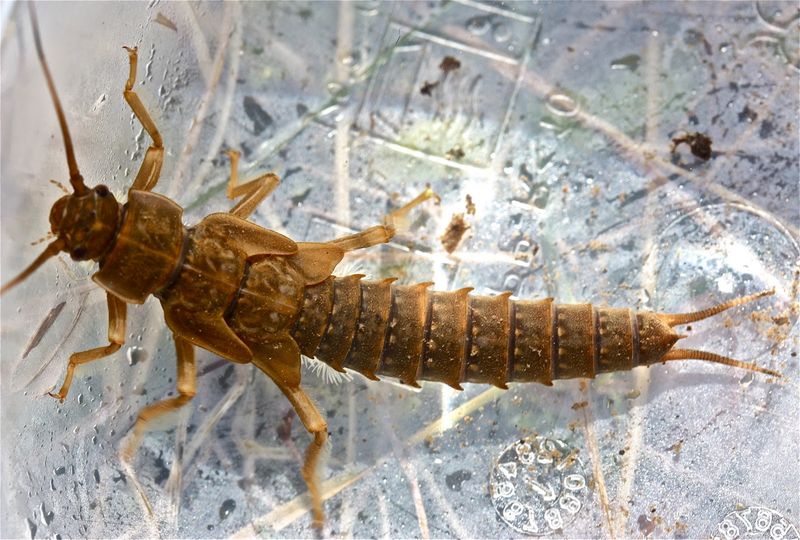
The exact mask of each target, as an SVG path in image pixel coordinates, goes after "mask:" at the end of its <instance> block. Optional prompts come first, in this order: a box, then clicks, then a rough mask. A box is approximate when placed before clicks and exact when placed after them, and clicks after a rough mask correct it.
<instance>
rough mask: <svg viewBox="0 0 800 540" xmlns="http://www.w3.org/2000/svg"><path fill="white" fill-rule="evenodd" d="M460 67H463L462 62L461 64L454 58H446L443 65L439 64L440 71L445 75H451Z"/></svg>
mask: <svg viewBox="0 0 800 540" xmlns="http://www.w3.org/2000/svg"><path fill="white" fill-rule="evenodd" d="M460 67H461V62H459V61H458V60H456V59H455V58H453V57H452V56H445V57H444V58H443V59H442V63H441V64H439V69H441V70H442V71H443V72H444V73H450V72H451V71H455V70H457V69H458V68H460Z"/></svg>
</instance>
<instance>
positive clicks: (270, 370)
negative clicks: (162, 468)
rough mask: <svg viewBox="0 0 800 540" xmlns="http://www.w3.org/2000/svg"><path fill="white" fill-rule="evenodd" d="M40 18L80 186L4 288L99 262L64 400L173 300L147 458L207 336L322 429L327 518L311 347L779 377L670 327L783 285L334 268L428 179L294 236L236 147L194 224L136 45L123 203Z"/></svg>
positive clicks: (405, 375) (407, 356) (312, 482)
mask: <svg viewBox="0 0 800 540" xmlns="http://www.w3.org/2000/svg"><path fill="white" fill-rule="evenodd" d="M29 6H31V4H29ZM31 18H32V22H33V28H34V40H35V44H36V51H37V53H38V55H39V59H40V62H41V65H42V69H43V71H44V74H45V79H46V81H47V86H48V88H49V91H50V94H51V97H52V100H53V104H54V106H55V110H56V113H57V115H58V120H59V124H60V128H61V131H62V136H63V139H64V146H65V150H66V157H67V165H68V169H69V181H70V184H71V186H72V189H73V192H72V193H71V194H68V195H66V196H64V197H62V198H61V199H59V200H58V201H57V202H56V203H55V204H54V205H53V208H52V210H51V212H50V224H51V228H52V233H53V235H55V237H56V239H55V240H54V241H53V242H52V243H50V244H49V245H48V246H47V248H46V249H45V251H44V252H43V253H42V254H41V255H40V256H39V257H38V258H37V259H36V260H35V261H34V262H33V263H32V264H31V265H30V266H29V267H28V268H27V269H25V270H24V271H23V272H22V273H21V274H20V275H19V276H17V277H16V278H15V279H13V280H11V281H10V282H9V283H7V284H6V285H5V286H4V287H3V288H2V289H0V293H2V292H6V291H7V290H8V289H10V288H11V287H13V286H15V285H17V284H18V283H20V282H21V281H23V280H24V279H26V278H27V277H28V276H29V275H30V274H31V273H32V272H34V271H35V270H36V269H37V268H38V267H39V266H40V265H41V264H42V263H44V262H45V261H46V260H47V259H48V258H50V257H53V256H54V255H56V254H58V253H59V252H61V251H64V252H67V253H69V255H70V256H71V257H72V259H74V260H77V261H84V260H92V261H96V262H97V263H98V264H99V270H98V271H97V272H96V273H95V274H94V276H93V279H94V281H95V282H96V283H97V284H98V285H99V286H100V287H102V288H103V289H105V290H106V294H107V303H108V314H109V323H108V341H109V343H108V345H105V346H102V347H98V348H95V349H90V350H87V351H81V352H77V353H75V354H73V355H72V356H71V357H70V359H69V363H68V365H67V372H66V376H65V378H64V383H63V385H62V386H61V389H60V390H59V391H58V392H55V393H51V394H50V395H52V396H53V397H55V398H58V399H59V400H62V401H63V400H64V398H65V397H66V396H67V394H68V392H69V388H70V384H71V382H72V378H73V375H74V371H75V368H76V367H77V366H78V365H80V364H85V363H87V362H92V361H94V360H99V359H101V358H105V357H108V356H109V355H111V354H113V353H115V352H116V351H117V350H119V348H120V347H121V346H122V344H123V343H124V342H125V319H126V307H127V304H141V303H142V302H144V301H145V299H146V298H147V297H148V296H149V295H154V296H155V297H157V298H158V299H159V300H160V301H161V305H162V307H163V309H164V315H165V319H166V322H167V325H168V327H169V328H170V330H171V331H172V333H173V336H174V339H175V348H176V353H177V373H178V377H177V379H178V380H177V390H178V396H177V397H174V398H170V399H165V400H162V401H159V402H157V403H154V404H151V405H149V406H147V407H146V408H144V409H143V410H142V411H141V412H140V413H139V416H138V419H137V421H136V424H135V425H134V427H133V431H132V434H131V437H130V439H129V440H128V442H127V444H125V445H124V447H123V449H122V458H123V459H124V460H126V461H130V460H131V459H132V458H133V457H134V455H135V453H136V450H137V448H138V446H139V443H140V440H141V437H142V435H143V434H144V432H145V430H146V428H147V426H148V424H149V423H150V422H151V421H152V420H153V419H154V418H156V417H158V416H160V415H163V414H165V413H167V412H169V411H173V410H176V409H178V408H180V407H181V406H182V405H184V404H186V403H187V402H188V401H189V400H191V399H192V397H193V396H194V395H195V387H196V369H195V357H194V348H195V347H202V348H204V349H207V350H209V351H212V352H214V353H216V354H218V355H220V356H222V357H224V358H226V359H228V360H230V361H231V362H236V363H243V364H246V363H252V364H254V365H255V366H256V367H257V368H259V369H260V370H261V371H263V372H264V373H266V374H267V376H269V377H270V379H272V380H273V381H274V382H275V384H276V385H277V386H278V388H280V389H281V391H282V392H283V393H284V394H285V395H286V397H287V398H288V399H289V401H290V402H291V404H292V406H293V407H294V409H295V410H296V411H297V414H298V415H299V416H300V419H301V421H302V423H303V425H304V426H305V428H306V429H307V430H308V431H309V432H310V433H312V434H313V436H314V440H313V441H312V442H311V444H310V445H309V448H308V451H307V453H306V457H305V464H304V466H303V469H302V473H303V477H304V478H305V480H306V483H307V485H308V489H309V492H310V495H311V500H312V505H313V513H314V520H315V524H316V525H317V526H320V525H321V524H322V521H323V511H322V501H321V496H320V491H319V483H318V480H317V468H318V461H319V458H320V453H321V451H322V448H323V445H324V444H325V441H326V439H327V425H326V422H325V419H324V418H323V416H322V415H321V414H320V412H319V410H318V409H317V407H316V406H315V405H314V403H313V402H312V401H311V399H310V398H309V397H308V395H307V394H306V393H305V392H304V391H303V389H302V388H301V385H300V382H301V381H300V366H301V361H300V359H301V354H304V355H306V356H308V357H311V358H317V359H319V360H321V361H323V362H325V363H327V364H328V365H330V366H331V367H332V368H333V369H336V370H339V371H343V370H345V369H351V370H355V371H358V372H359V373H361V374H363V375H364V376H366V377H367V378H369V379H373V380H378V376H380V375H384V376H389V377H396V378H398V379H400V381H402V382H403V383H405V384H408V385H413V386H416V385H417V384H418V381H439V382H443V383H446V384H448V385H450V386H452V387H453V388H457V389H460V388H461V386H460V384H461V383H462V382H472V383H488V384H493V385H495V386H498V387H500V388H506V384H507V383H509V382H538V383H541V384H545V385H551V384H552V381H554V380H556V379H567V378H574V377H586V378H591V377H594V376H595V375H596V374H598V373H605V372H609V371H618V370H629V369H632V368H633V367H635V366H641V365H647V366H649V365H652V364H655V363H659V362H666V361H674V360H683V359H700V360H707V361H711V362H717V363H722V364H727V365H730V366H736V367H740V368H744V369H748V370H751V371H758V372H761V373H766V374H768V375H773V376H779V375H778V374H777V373H776V372H774V371H771V370H769V369H765V368H761V367H758V366H756V365H753V364H747V363H743V362H739V361H737V360H733V359H730V358H726V357H723V356H719V355H715V354H712V353H709V352H704V351H696V350H689V349H674V348H673V345H675V343H676V342H677V341H678V340H679V339H680V338H681V337H682V336H680V335H678V334H676V333H675V332H674V331H673V327H675V326H676V325H680V324H685V323H690V322H693V321H697V320H700V319H703V318H706V317H709V316H711V315H714V314H716V313H719V312H721V311H723V310H726V309H729V308H731V307H733V306H737V305H740V304H742V303H745V302H749V301H751V300H755V299H756V298H760V297H762V296H765V295H768V294H771V291H767V292H762V293H758V294H754V295H750V296H745V297H742V298H738V299H734V300H731V301H728V302H725V303H723V304H720V305H718V306H716V307H713V308H710V309H707V310H704V311H699V312H696V313H689V314H679V315H673V314H662V313H649V312H638V313H637V312H635V311H633V310H631V309H620V308H609V307H595V306H593V305H591V304H578V305H560V304H556V303H555V302H553V300H552V299H550V298H548V299H544V300H538V301H531V300H515V299H512V298H510V293H504V294H500V295H497V296H492V297H487V296H471V295H469V291H470V290H471V289H461V290H458V291H453V292H439V291H429V286H430V285H431V284H430V283H420V284H416V285H396V284H394V283H393V281H394V280H393V279H383V280H377V281H362V277H363V276H360V275H351V276H346V277H334V276H333V275H332V272H333V270H334V268H335V267H336V265H337V264H338V263H339V261H340V260H341V259H342V257H343V256H344V254H345V253H346V252H348V251H352V250H356V249H361V248H366V247H369V246H374V245H377V244H382V243H385V242H387V241H389V239H391V238H392V236H393V235H394V233H395V226H394V222H395V220H396V219H397V218H399V217H400V216H402V215H404V214H406V213H407V212H409V211H410V210H411V209H412V208H413V207H414V206H416V205H418V204H420V203H422V202H423V201H425V200H427V199H430V198H435V197H436V196H435V194H434V193H433V192H432V191H431V190H430V189H427V190H426V191H424V192H423V193H422V194H421V195H420V196H418V197H417V198H416V199H414V200H413V201H411V202H410V203H408V204H406V205H405V206H403V207H402V208H400V209H398V210H396V211H395V212H393V213H391V214H389V215H388V216H387V217H386V218H385V222H384V224H383V225H378V226H375V227H371V228H369V229H367V230H365V231H362V232H359V233H357V234H353V235H350V236H346V237H343V238H338V239H335V240H332V241H329V242H321V243H314V242H295V241H293V240H291V239H289V238H287V237H285V236H283V235H281V234H278V233H277V232H274V231H270V230H267V229H264V228H262V227H259V226H258V225H255V224H253V223H251V222H249V221H247V217H248V216H249V215H250V213H251V212H252V211H253V209H254V208H255V207H256V206H257V205H258V204H259V202H260V201H261V200H263V199H264V198H265V197H266V196H267V195H268V194H269V193H270V192H271V191H272V190H273V189H275V187H276V186H277V185H278V178H277V176H275V175H273V174H267V175H264V176H261V177H259V178H256V179H255V180H252V181H250V182H247V183H245V184H241V185H240V184H239V183H238V181H237V162H238V157H239V156H238V153H236V152H229V155H230V158H231V176H230V181H229V184H228V191H227V194H228V197H229V198H237V197H242V199H241V200H240V201H239V202H238V203H237V204H236V205H235V206H234V207H233V208H232V209H231V210H230V212H227V213H218V214H212V215H209V216H207V217H205V218H203V219H202V220H201V221H200V222H199V223H197V224H196V225H194V226H192V227H188V228H187V227H185V226H184V225H183V223H182V219H181V217H182V209H181V207H180V206H178V205H177V204H176V203H175V202H173V201H171V200H170V199H167V198H166V197H163V196H161V195H157V194H155V193H153V192H152V189H153V188H154V187H155V185H156V182H157V181H158V177H159V173H160V170H161V165H162V162H163V155H164V148H163V145H162V140H161V136H160V134H159V132H158V129H157V128H156V126H155V124H154V122H153V121H152V119H151V118H150V115H149V114H148V112H147V110H146V109H145V107H144V106H143V105H142V102H141V101H140V100H139V97H138V96H137V94H136V92H135V91H134V90H133V87H134V82H135V79H136V63H137V54H136V49H135V48H133V49H132V48H126V50H127V51H128V56H129V61H130V75H129V77H128V80H127V83H126V84H125V89H124V91H123V96H124V98H125V100H126V101H127V103H128V104H129V105H130V107H131V109H132V110H133V112H134V114H135V115H136V117H137V118H138V119H139V121H140V122H141V124H142V125H143V126H144V129H145V130H146V131H147V133H148V134H149V135H150V137H151V138H152V141H153V142H152V145H151V146H150V147H149V148H148V150H147V153H146V154H145V157H144V160H143V163H142V165H141V168H140V169H139V172H138V174H137V176H136V178H135V180H134V182H133V185H132V186H131V188H130V190H129V192H128V200H127V202H126V203H125V204H120V202H118V201H117V200H116V199H115V198H114V196H113V195H112V194H111V193H110V192H109V190H108V189H107V188H106V187H105V186H102V185H98V186H96V187H94V188H89V187H87V186H86V184H85V183H84V180H83V178H82V176H81V174H80V172H79V169H78V166H77V163H76V161H75V156H74V152H73V148H72V142H71V139H70V135H69V130H68V128H67V123H66V120H65V117H64V113H63V110H62V108H61V105H60V103H59V99H58V96H57V94H56V90H55V87H54V84H53V81H52V78H51V75H50V73H49V70H48V67H47V63H46V61H45V58H44V54H43V52H42V46H41V42H40V38H39V34H38V29H37V26H36V20H35V14H34V13H33V10H32V8H31Z"/></svg>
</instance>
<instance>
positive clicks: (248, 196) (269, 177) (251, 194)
mask: <svg viewBox="0 0 800 540" xmlns="http://www.w3.org/2000/svg"><path fill="white" fill-rule="evenodd" d="M227 153H228V157H230V158H231V178H230V180H229V181H228V191H227V195H228V198H229V199H235V198H237V197H242V196H244V198H243V199H242V200H241V201H239V202H238V203H236V206H234V207H233V208H231V211H230V213H231V214H233V215H234V216H236V217H240V218H247V217H248V216H249V215H250V214H251V213H252V212H253V210H255V209H256V206H258V204H259V203H260V202H261V201H263V200H264V199H265V198H266V197H267V195H269V194H270V193H272V192H273V191H274V190H275V188H276V187H278V184H279V183H280V181H281V180H280V178H278V176H277V175H275V174H273V173H267V174H264V175H262V176H259V177H258V178H256V179H255V180H250V181H249V182H247V183H246V184H242V185H241V186H240V185H239V173H238V166H239V156H240V155H241V154H239V152H237V151H236V150H228V152H227Z"/></svg>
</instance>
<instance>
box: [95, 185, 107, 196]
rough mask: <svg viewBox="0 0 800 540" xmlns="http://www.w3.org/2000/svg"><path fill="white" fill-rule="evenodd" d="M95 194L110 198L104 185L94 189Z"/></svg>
mask: <svg viewBox="0 0 800 540" xmlns="http://www.w3.org/2000/svg"><path fill="white" fill-rule="evenodd" d="M94 192H95V193H97V195H98V197H107V196H108V188H107V187H106V186H104V185H103V184H100V185H99V186H96V187H95V188H94Z"/></svg>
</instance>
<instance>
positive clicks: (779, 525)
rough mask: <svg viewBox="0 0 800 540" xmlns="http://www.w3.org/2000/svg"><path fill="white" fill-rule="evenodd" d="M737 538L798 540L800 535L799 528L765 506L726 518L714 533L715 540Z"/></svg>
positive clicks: (746, 509)
mask: <svg viewBox="0 0 800 540" xmlns="http://www.w3.org/2000/svg"><path fill="white" fill-rule="evenodd" d="M737 538H748V539H750V538H764V539H770V540H797V539H798V538H800V534H798V532H797V527H795V526H794V525H793V524H792V523H790V522H789V520H787V519H786V518H785V517H783V516H782V515H781V514H780V513H778V512H776V511H775V510H772V509H771V508H765V507H763V506H748V507H747V508H744V509H742V510H735V511H733V512H731V513H730V514H728V515H727V516H725V519H723V520H722V521H720V522H719V524H718V525H717V529H716V530H715V531H714V540H736V539H737Z"/></svg>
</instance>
